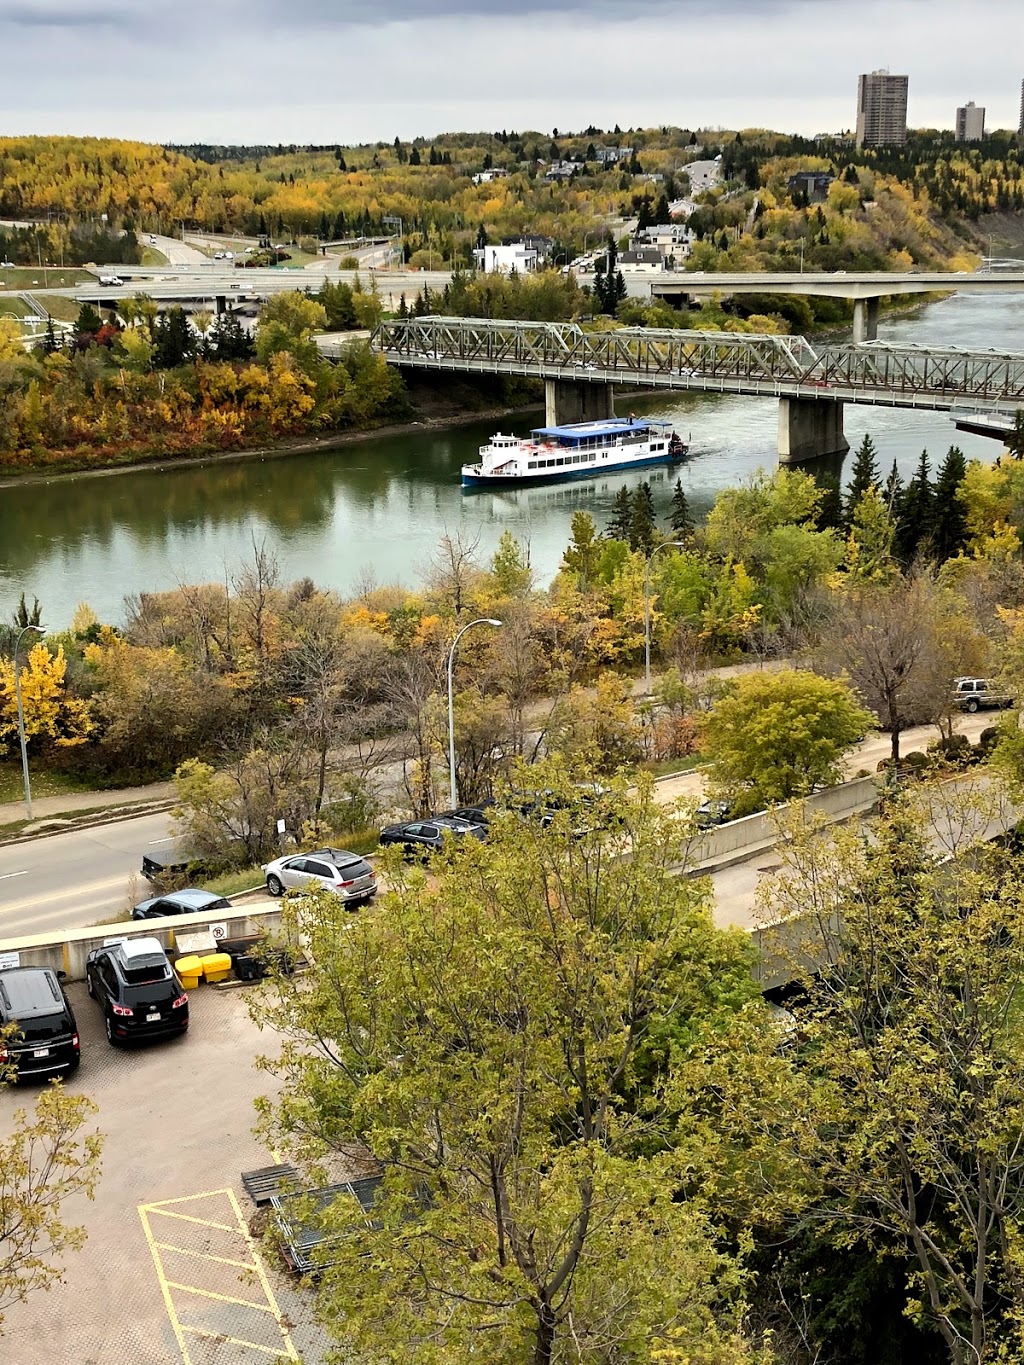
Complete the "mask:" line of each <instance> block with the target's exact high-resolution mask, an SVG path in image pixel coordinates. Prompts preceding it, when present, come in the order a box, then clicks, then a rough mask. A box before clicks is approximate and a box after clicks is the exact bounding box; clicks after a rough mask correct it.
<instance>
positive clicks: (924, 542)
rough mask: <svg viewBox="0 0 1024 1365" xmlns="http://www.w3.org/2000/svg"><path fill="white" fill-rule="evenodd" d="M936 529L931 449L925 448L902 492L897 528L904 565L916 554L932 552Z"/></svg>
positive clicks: (898, 544) (897, 546)
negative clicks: (933, 534)
mask: <svg viewBox="0 0 1024 1365" xmlns="http://www.w3.org/2000/svg"><path fill="white" fill-rule="evenodd" d="M934 528H935V487H934V485H933V483H932V479H931V468H930V465H929V463H928V452H927V450H922V451H921V458H920V460H919V461H918V463H917V469H916V470H915V471H914V477H913V478H912V479H911V480H910V482H909V483H908V484H907V487H906V491H905V493H904V494H903V498H902V500H901V506H900V519H899V523H898V525H897V527H896V553H897V555H898V556H899V558H900V559H901V560H902V561H903V562H904V564H909V563H910V562H911V560H912V559H913V558H914V556H915V555H917V554H930V553H931V548H932V533H933V531H934Z"/></svg>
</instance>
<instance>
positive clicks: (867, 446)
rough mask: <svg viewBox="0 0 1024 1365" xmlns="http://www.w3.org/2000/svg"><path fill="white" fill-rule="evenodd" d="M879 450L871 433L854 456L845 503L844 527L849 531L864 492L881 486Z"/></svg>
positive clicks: (865, 437) (866, 436) (866, 435)
mask: <svg viewBox="0 0 1024 1365" xmlns="http://www.w3.org/2000/svg"><path fill="white" fill-rule="evenodd" d="M877 455H878V451H877V450H876V449H875V443H874V441H873V440H872V439H871V437H870V435H868V434H865V436H864V439H863V441H861V443H860V445H859V446H858V447H857V453H856V455H855V456H854V457H853V470H852V471H851V474H850V486H849V488H848V489H847V490H846V500H845V502H844V504H843V529H844V530H845V531H849V529H850V527H851V526H852V525H853V513H854V510H855V508H856V506H857V504H858V503H859V502H860V500H861V496H862V494H864V493H866V492H867V491H868V489H869V488H870V487H871V486H872V485H874V487H875V488H877V487H878V486H879V482H880V479H879V474H878V460H877Z"/></svg>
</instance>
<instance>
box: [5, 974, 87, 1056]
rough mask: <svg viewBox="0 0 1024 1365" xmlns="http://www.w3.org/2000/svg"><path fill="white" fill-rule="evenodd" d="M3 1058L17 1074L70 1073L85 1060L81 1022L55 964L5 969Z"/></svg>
mask: <svg viewBox="0 0 1024 1365" xmlns="http://www.w3.org/2000/svg"><path fill="white" fill-rule="evenodd" d="M9 1024H13V1025H15V1026H16V1028H17V1032H16V1033H12V1034H10V1035H8V1034H6V1033H5V1035H4V1036H3V1038H0V1063H12V1064H13V1066H14V1071H15V1075H16V1076H17V1077H19V1078H20V1077H22V1076H25V1077H29V1076H39V1077H43V1078H45V1077H48V1076H56V1075H59V1074H61V1073H63V1074H65V1075H70V1074H71V1072H72V1071H74V1070H76V1068H77V1067H78V1063H79V1062H80V1061H81V1050H80V1046H79V1042H78V1025H77V1023H76V1022H75V1015H74V1011H73V1010H72V1008H71V1006H70V1004H69V1003H68V998H67V996H66V995H65V994H64V988H63V987H62V986H61V984H60V979H59V977H58V974H57V972H55V971H54V970H53V969H52V968H50V967H6V968H4V969H3V970H0V1027H2V1026H6V1025H9Z"/></svg>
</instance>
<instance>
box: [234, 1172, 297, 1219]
mask: <svg viewBox="0 0 1024 1365" xmlns="http://www.w3.org/2000/svg"><path fill="white" fill-rule="evenodd" d="M297 1180H298V1172H297V1171H296V1169H295V1167H294V1166H261V1167H260V1168H259V1170H257V1171H243V1172H242V1188H243V1189H244V1190H245V1192H246V1194H247V1195H248V1196H249V1198H250V1199H251V1200H252V1202H253V1203H254V1204H255V1205H256V1207H257V1208H258V1209H260V1208H263V1207H264V1205H266V1204H269V1203H270V1201H271V1200H272V1199H273V1198H274V1197H275V1196H277V1195H283V1194H288V1193H290V1192H291V1191H293V1190H294V1189H295V1183H296V1181H297Z"/></svg>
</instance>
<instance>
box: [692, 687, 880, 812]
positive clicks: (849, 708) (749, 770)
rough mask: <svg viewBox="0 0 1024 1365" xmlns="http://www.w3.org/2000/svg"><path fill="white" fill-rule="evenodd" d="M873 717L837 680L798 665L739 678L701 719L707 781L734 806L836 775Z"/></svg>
mask: <svg viewBox="0 0 1024 1365" xmlns="http://www.w3.org/2000/svg"><path fill="white" fill-rule="evenodd" d="M873 720H874V717H873V716H872V715H871V713H870V712H869V711H866V710H865V709H864V707H863V706H860V705H859V704H858V702H857V701H856V699H855V698H854V696H853V695H852V693H851V692H850V689H849V688H848V687H847V686H846V685H845V684H843V683H841V682H838V681H835V680H833V679H830V678H822V677H819V676H818V675H817V674H816V673H809V672H805V671H802V670H797V669H782V670H780V671H779V672H777V673H751V674H747V675H746V676H745V677H741V678H737V679H736V680H735V681H734V682H733V683H732V684H731V685H730V688H729V691H728V692H727V693H726V694H725V695H724V696H723V697H721V698H720V699H719V701H718V702H717V703H716V705H715V706H714V707H713V708H712V710H711V711H710V712H709V714H708V715H707V716H706V717H705V719H704V722H703V726H702V744H701V752H702V753H705V754H707V755H708V757H709V758H710V759H711V760H712V762H713V763H714V768H713V770H712V785H713V786H714V788H715V790H716V791H720V792H722V793H723V794H725V795H728V796H729V797H730V798H731V799H732V800H733V801H734V802H735V806H736V809H737V813H743V812H745V811H746V810H748V809H749V810H760V809H761V808H762V807H764V806H768V805H771V804H774V803H776V802H780V801H789V800H791V799H792V798H793V797H794V796H806V795H807V794H808V793H809V792H811V791H812V790H813V789H814V788H815V787H816V786H831V785H833V784H834V783H836V782H838V781H839V780H840V777H841V770H840V766H839V765H840V761H841V759H842V757H843V754H844V753H845V752H846V750H847V749H849V747H850V745H851V744H853V742H854V741H855V740H856V739H857V738H858V736H860V735H862V734H863V733H864V731H865V730H866V729H868V728H869V726H870V725H871V724H872V722H873Z"/></svg>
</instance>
